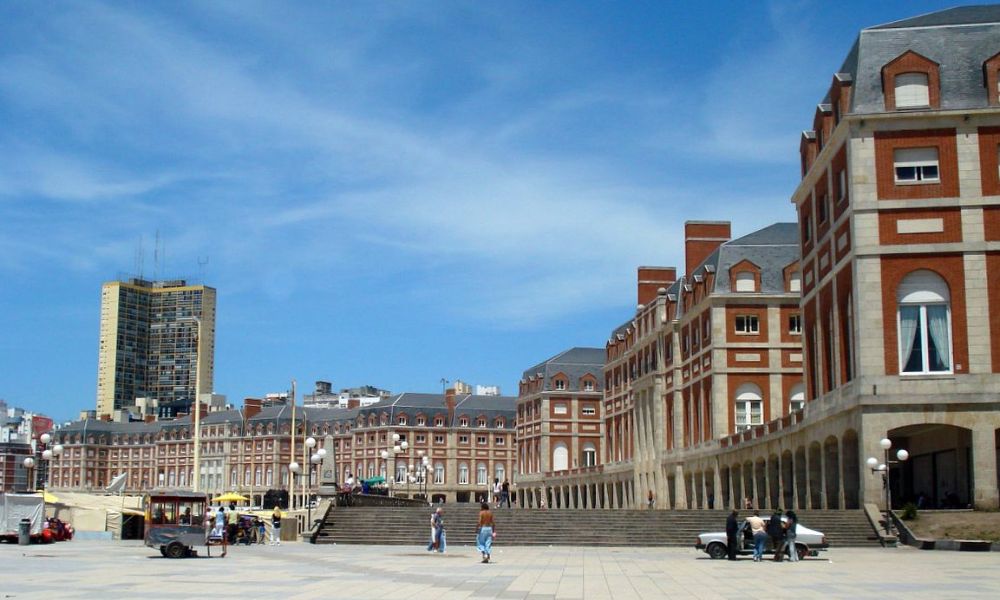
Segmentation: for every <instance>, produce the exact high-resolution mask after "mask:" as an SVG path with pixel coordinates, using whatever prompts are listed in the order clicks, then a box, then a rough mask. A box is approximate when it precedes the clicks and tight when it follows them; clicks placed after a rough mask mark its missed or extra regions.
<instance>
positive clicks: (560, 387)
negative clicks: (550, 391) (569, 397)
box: [555, 379, 566, 390]
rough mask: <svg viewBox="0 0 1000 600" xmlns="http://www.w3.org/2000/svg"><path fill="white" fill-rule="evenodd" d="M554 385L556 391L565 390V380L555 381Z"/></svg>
mask: <svg viewBox="0 0 1000 600" xmlns="http://www.w3.org/2000/svg"><path fill="white" fill-rule="evenodd" d="M555 384H556V389H557V390H565V389H566V380H564V379H556V381H555Z"/></svg>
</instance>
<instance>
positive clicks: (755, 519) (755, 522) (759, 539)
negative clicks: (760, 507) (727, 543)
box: [747, 510, 767, 562]
mask: <svg viewBox="0 0 1000 600" xmlns="http://www.w3.org/2000/svg"><path fill="white" fill-rule="evenodd" d="M747 523H749V524H750V531H751V532H753V561H754V562H760V559H761V557H762V556H763V555H764V544H766V543H767V531H766V530H765V529H764V519H761V518H760V511H757V510H755V511H753V515H752V516H750V517H747Z"/></svg>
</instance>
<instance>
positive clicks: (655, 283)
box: [638, 267, 677, 306]
mask: <svg viewBox="0 0 1000 600" xmlns="http://www.w3.org/2000/svg"><path fill="white" fill-rule="evenodd" d="M638 280H639V285H638V289H639V292H638V300H639V304H642V305H643V306H645V305H646V304H649V303H650V302H652V301H653V299H654V298H656V290H658V289H660V288H665V287H670V284H671V283H673V282H675V281H677V267H639V275H638Z"/></svg>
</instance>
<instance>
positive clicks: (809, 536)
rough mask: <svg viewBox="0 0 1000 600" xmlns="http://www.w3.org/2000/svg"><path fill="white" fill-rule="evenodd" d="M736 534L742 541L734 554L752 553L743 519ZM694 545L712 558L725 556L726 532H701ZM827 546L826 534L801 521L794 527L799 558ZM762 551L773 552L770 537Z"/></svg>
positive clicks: (750, 534) (750, 536)
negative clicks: (810, 527)
mask: <svg viewBox="0 0 1000 600" xmlns="http://www.w3.org/2000/svg"><path fill="white" fill-rule="evenodd" d="M761 518H762V519H763V520H764V523H765V525H766V524H767V522H768V521H769V520H770V517H768V516H764V517H761ZM787 520H788V519H786V518H785V517H781V521H782V522H785V521H787ZM738 536H739V540H740V541H741V542H742V543H741V544H740V547H739V548H737V550H736V554H737V555H739V554H753V532H752V531H750V524H749V523H747V522H746V521H743V525H742V526H740V532H739V534H738ZM694 547H695V549H697V550H704V551H705V552H706V553H707V554H708V555H709V556H710V557H712V558H716V559H718V558H726V556H727V555H728V554H727V552H726V550H727V549H726V532H725V531H722V532H713V533H702V534H700V535H699V536H698V541H697V543H695V546H694ZM827 547H828V544H827V543H826V536H825V535H823V533H822V532H821V531H816V530H815V529H809V528H808V527H805V526H804V525H802V523H799V524H798V525H797V526H796V527H795V550H796V551H797V552H798V553H799V558H805V557H807V556H818V555H819V551H820V550H826V548H827ZM764 553H765V554H774V546H773V544H772V543H771V538H770V537H768V538H767V544H766V545H765V546H764Z"/></svg>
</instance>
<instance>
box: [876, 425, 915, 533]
mask: <svg viewBox="0 0 1000 600" xmlns="http://www.w3.org/2000/svg"><path fill="white" fill-rule="evenodd" d="M879 446H881V447H882V451H883V452H884V453H885V462H883V463H879V461H878V459H877V458H875V457H874V456H872V457H869V458H868V460H866V461H865V464H867V465H868V468H869V469H871V472H872V475H874V474H876V473H881V474H882V489H883V490H884V491H885V533H886V535H891V534H892V515H891V511H892V492H891V490H890V488H889V481H890V480H889V467H890V465H898V464H901V463H903V462H905V461H906V460H907V459H909V458H910V453H909V452H907V451H906V450H904V449H902V448H900V449H899V450H897V451H896V458H897V460H890V459H889V449H890V448H892V440H890V439H889V438H882V440H881V441H879Z"/></svg>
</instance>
